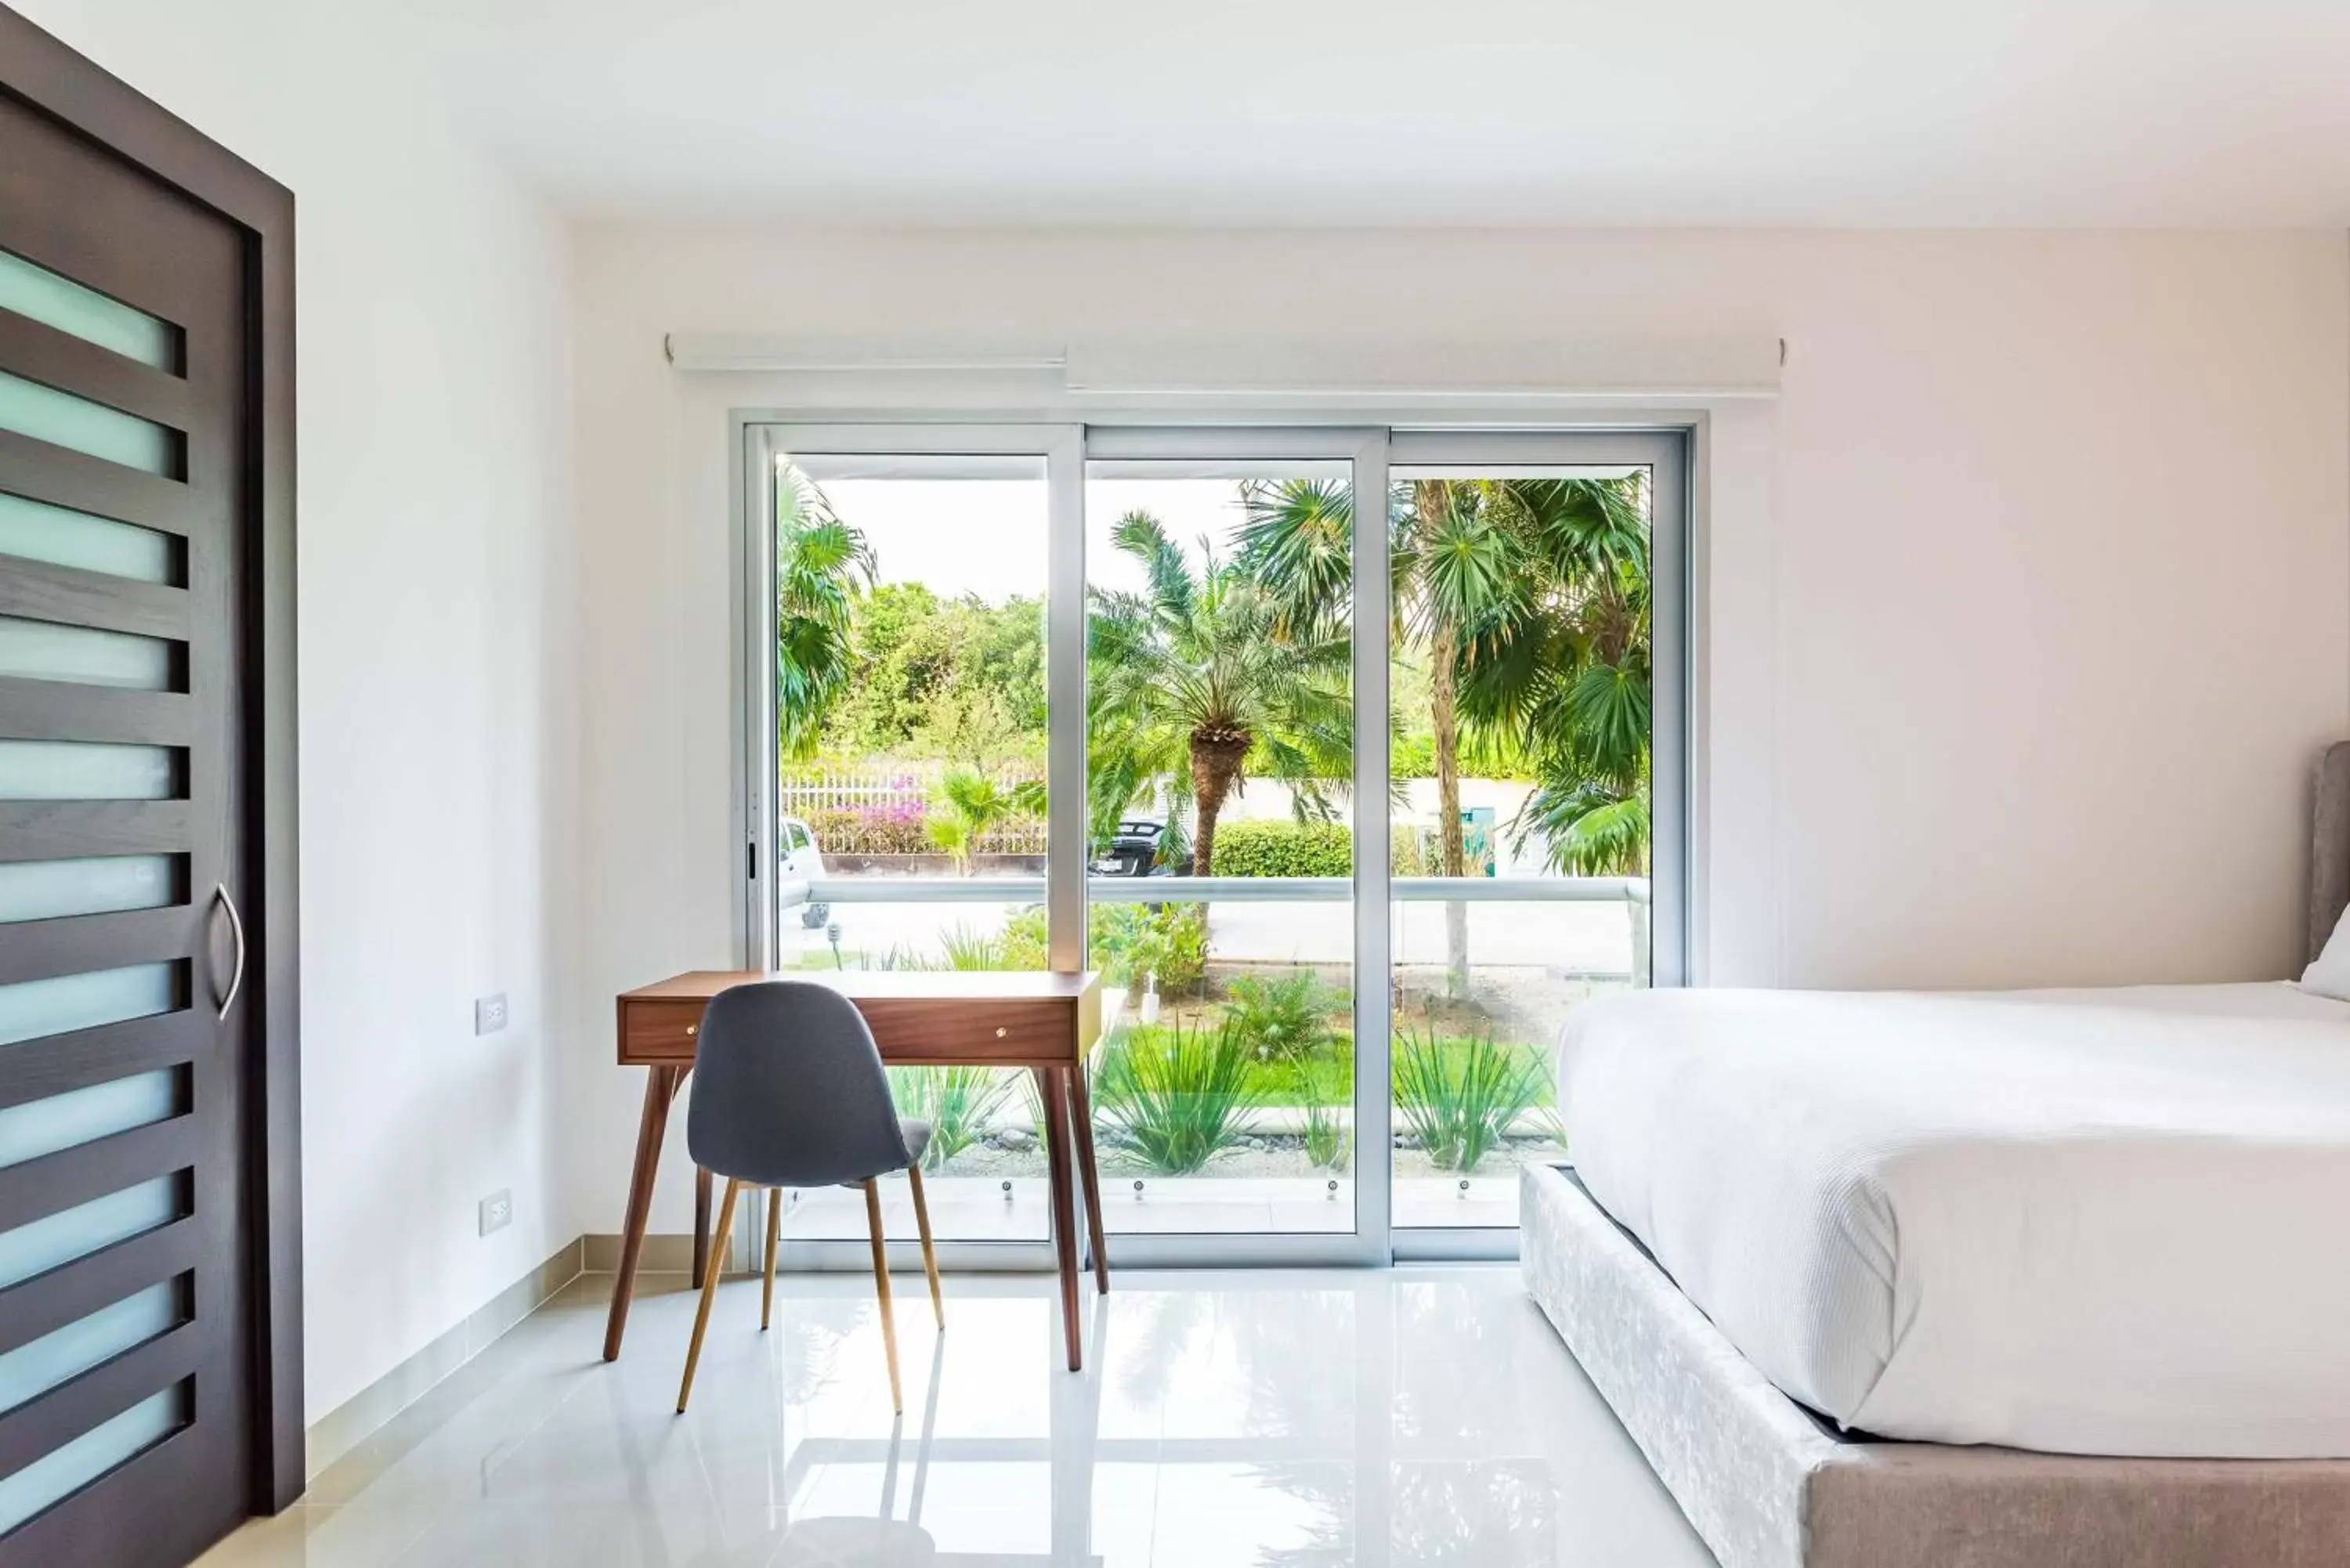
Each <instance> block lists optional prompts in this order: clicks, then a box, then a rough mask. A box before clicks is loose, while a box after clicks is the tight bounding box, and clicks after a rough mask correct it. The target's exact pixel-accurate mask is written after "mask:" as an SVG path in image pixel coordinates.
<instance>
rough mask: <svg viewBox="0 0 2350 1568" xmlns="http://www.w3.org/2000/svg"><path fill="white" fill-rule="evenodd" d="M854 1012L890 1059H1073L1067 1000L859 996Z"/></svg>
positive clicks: (1072, 1018) (1031, 1061) (1072, 1025)
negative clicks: (944, 1001)
mask: <svg viewBox="0 0 2350 1568" xmlns="http://www.w3.org/2000/svg"><path fill="white" fill-rule="evenodd" d="M857 1006H858V1012H862V1013H864V1014H865V1022H866V1023H867V1024H868V1025H869V1026H870V1027H871V1028H872V1031H873V1039H874V1042H875V1044H879V1046H880V1047H881V1054H882V1056H883V1058H884V1059H885V1060H888V1061H891V1062H962V1063H986V1062H993V1061H1003V1062H1007V1063H1013V1064H1040V1063H1056V1062H1068V1061H1072V1060H1074V1059H1075V1056H1076V1009H1075V1008H1074V1007H1072V1006H1071V1005H1070V1004H1069V1003H1068V1002H1037V1001H1026V1000H1022V1001H1013V1000H1008V999H1007V1000H1001V1001H996V1000H983V999H978V998H974V999H972V1000H971V1001H969V1002H955V1003H952V1004H951V1005H945V1006H942V1005H941V1003H940V1002H939V1001H938V999H936V998H930V997H925V998H922V999H920V1000H913V999H901V998H897V997H889V998H883V997H869V998H860V999H858V1004H857Z"/></svg>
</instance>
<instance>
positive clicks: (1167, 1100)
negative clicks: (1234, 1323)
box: [1087, 830, 1355, 1234]
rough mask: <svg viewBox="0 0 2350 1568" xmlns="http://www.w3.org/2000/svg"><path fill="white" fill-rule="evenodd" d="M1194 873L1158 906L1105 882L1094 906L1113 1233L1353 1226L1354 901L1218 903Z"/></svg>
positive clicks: (1103, 1154) (1099, 1118) (1090, 917)
mask: <svg viewBox="0 0 2350 1568" xmlns="http://www.w3.org/2000/svg"><path fill="white" fill-rule="evenodd" d="M1220 833H1221V830H1220ZM1189 880H1190V879H1189V878H1170V882H1169V886H1170V889H1171V890H1172V893H1173V894H1174V895H1175V896H1172V897H1170V898H1169V899H1168V900H1167V901H1165V902H1161V903H1156V904H1142V903H1125V902H1117V903H1113V902H1108V901H1107V900H1106V899H1105V898H1104V897H1103V894H1104V891H1105V889H1103V888H1100V887H1098V886H1097V887H1096V888H1094V890H1093V891H1094V898H1093V902H1092V903H1091V905H1090V907H1089V908H1088V910H1087V926H1088V928H1089V930H1088V933H1087V934H1088V937H1089V939H1090V941H1089V950H1090V954H1091V956H1090V958H1089V959H1088V961H1089V962H1090V963H1092V964H1093V965H1094V966H1095V967H1096V968H1097V969H1099V970H1100V971H1102V986H1103V991H1104V1006H1103V1014H1104V1016H1103V1034H1104V1038H1103V1044H1102V1050H1101V1055H1100V1059H1099V1063H1098V1065H1097V1068H1096V1070H1095V1072H1094V1075H1093V1103H1094V1123H1095V1135H1094V1141H1095V1145H1096V1149H1097V1156H1098V1158H1099V1160H1100V1164H1101V1179H1102V1224H1103V1227H1104V1229H1106V1230H1108V1231H1150V1232H1159V1233H1162V1234H1163V1233H1168V1232H1200V1231H1220V1232H1259V1231H1284V1232H1301V1231H1338V1232H1347V1231H1353V1230H1354V1229H1355V1185H1354V1175H1355V1138H1354V1123H1355V1106H1354V1094H1355V1089H1354V1085H1355V1025H1354V1002H1355V997H1354V987H1353V984H1352V976H1353V974H1354V962H1353V957H1354V944H1355V932H1354V903H1353V900H1352V898H1350V897H1348V896H1347V892H1346V890H1345V889H1344V888H1339V889H1337V890H1336V896H1335V897H1332V898H1325V899H1317V900H1310V901H1307V900H1299V901H1288V900H1284V901H1280V902H1273V901H1259V900H1256V899H1247V900H1234V901H1231V902H1220V903H1214V904H1209V903H1204V902H1200V901H1197V900H1195V899H1191V898H1184V897H1181V896H1180V895H1182V894H1184V893H1186V892H1188V889H1187V888H1185V886H1184V884H1185V882H1187V881H1189ZM1266 882H1267V887H1266V891H1267V892H1269V893H1275V894H1276V895H1277V892H1278V889H1279V888H1280V887H1281V881H1280V879H1278V878H1273V877H1268V878H1266ZM1115 891H1116V892H1117V893H1118V894H1123V893H1124V892H1125V891H1126V889H1125V888H1118V889H1116V890H1115Z"/></svg>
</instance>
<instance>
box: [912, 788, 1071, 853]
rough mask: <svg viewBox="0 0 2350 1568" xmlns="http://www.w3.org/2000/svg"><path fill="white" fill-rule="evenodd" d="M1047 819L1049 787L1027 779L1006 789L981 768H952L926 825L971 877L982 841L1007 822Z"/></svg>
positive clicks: (934, 840)
mask: <svg viewBox="0 0 2350 1568" xmlns="http://www.w3.org/2000/svg"><path fill="white" fill-rule="evenodd" d="M1042 815H1045V784H1044V781H1043V780H1041V779H1023V780H1021V781H1020V782H1019V783H1017V784H1013V785H1012V786H1011V787H1010V788H1008V789H1007V788H1005V787H1004V786H1003V785H1002V784H997V783H996V782H995V780H994V779H993V777H991V776H989V775H988V774H983V773H982V772H980V771H979V770H978V769H977V768H967V767H954V768H949V769H948V770H947V771H946V773H945V774H943V775H942V776H941V778H940V780H939V787H938V791H937V793H936V794H935V795H934V796H933V797H932V799H931V816H930V819H929V820H928V821H927V822H926V823H925V824H924V825H923V826H925V827H926V828H927V830H928V831H929V833H930V836H931V842H932V843H933V844H936V845H937V846H939V847H940V848H941V849H943V850H945V851H946V852H947V853H948V854H949V855H950V856H951V857H953V858H954V863H955V869H956V870H957V871H958V872H960V873H962V875H963V876H966V877H968V876H970V875H971V857H972V854H973V852H975V851H976V850H977V849H978V847H979V841H980V840H981V839H982V838H983V837H984V836H986V835H987V834H988V833H989V832H990V831H991V830H993V828H995V827H998V826H1001V825H1002V824H1003V822H1005V821H1006V820H1007V819H1009V818H1011V817H1014V816H1042Z"/></svg>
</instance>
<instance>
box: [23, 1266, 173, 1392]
mask: <svg viewBox="0 0 2350 1568" xmlns="http://www.w3.org/2000/svg"><path fill="white" fill-rule="evenodd" d="M180 1321H181V1317H180V1288H179V1286H178V1285H176V1284H173V1283H172V1282H169V1281H166V1282H164V1283H162V1284H160V1285H150V1286H149V1287H148V1288H147V1289H145V1290H143V1291H140V1293H138V1294H136V1295H130V1296H125V1297H123V1298H122V1299H121V1300H120V1301H119V1302H116V1303H112V1304H111V1305H109V1306H102V1307H100V1308H99V1309H98V1310H97V1311H96V1312H94V1313H92V1314H89V1315H88V1317H84V1318H77V1319H75V1320H74V1321H73V1322H71V1323H69V1324H66V1325H65V1326H64V1327H63V1328H60V1329H57V1330H56V1331H55V1332H53V1333H49V1334H43V1335H42V1336H41V1337H40V1338H38V1339H36V1340H34V1341H33V1342H32V1343H31V1344H29V1345H18V1346H17V1347H16V1349H14V1350H12V1351H10V1352H9V1353H8V1354H7V1355H0V1413H5V1412H7V1411H10V1410H13V1409H15V1408H16V1407H17V1406H19V1405H22V1404H23V1403H24V1402H25V1401H26V1400H27V1399H33V1398H37V1397H39V1396H41V1395H43V1394H46V1393H47V1392H48V1391H49V1390H50V1389H52V1388H54V1387H56V1386H57V1385H58V1384H60V1383H63V1382H64V1381H65V1380H66V1379H67V1378H68V1377H74V1376H79V1375H80V1374H82V1373H84V1372H87V1371H88V1370H89V1369H90V1368H91V1367H93V1366H97V1365H98V1364H99V1362H101V1361H110V1360H112V1359H113V1358H114V1357H115V1356H118V1355H121V1354H122V1353H123V1352H124V1351H126V1350H132V1349H136V1348H137V1347H138V1346H140V1345H143V1344H145V1343H146V1342H147V1341H149V1340H151V1339H152V1338H154V1337H155V1336H156V1335H157V1334H161V1333H163V1332H164V1331H166V1330H167V1329H172V1328H176V1327H177V1326H179V1324H180Z"/></svg>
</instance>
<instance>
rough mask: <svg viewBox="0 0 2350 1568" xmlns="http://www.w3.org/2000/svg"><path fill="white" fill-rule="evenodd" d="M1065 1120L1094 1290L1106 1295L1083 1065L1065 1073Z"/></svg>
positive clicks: (1098, 1177)
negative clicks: (1081, 1185) (1082, 1192)
mask: <svg viewBox="0 0 2350 1568" xmlns="http://www.w3.org/2000/svg"><path fill="white" fill-rule="evenodd" d="M1069 1119H1070V1121H1071V1122H1073V1123H1074V1124H1076V1135H1077V1174H1078V1176H1080V1177H1081V1178H1083V1179H1084V1180H1085V1184H1086V1240H1087V1241H1089V1242H1090V1243H1092V1246H1093V1250H1094V1290H1095V1291H1096V1293H1098V1294H1101V1295H1107V1294H1109V1251H1108V1249H1107V1248H1106V1247H1104V1246H1103V1245H1102V1206H1101V1169H1100V1168H1099V1167H1098V1166H1097V1165H1095V1164H1094V1102H1093V1096H1092V1095H1091V1094H1090V1093H1088V1092H1087V1088H1086V1068H1085V1064H1084V1063H1082V1062H1080V1063H1079V1064H1077V1065H1076V1066H1074V1067H1072V1068H1070V1069H1069Z"/></svg>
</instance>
